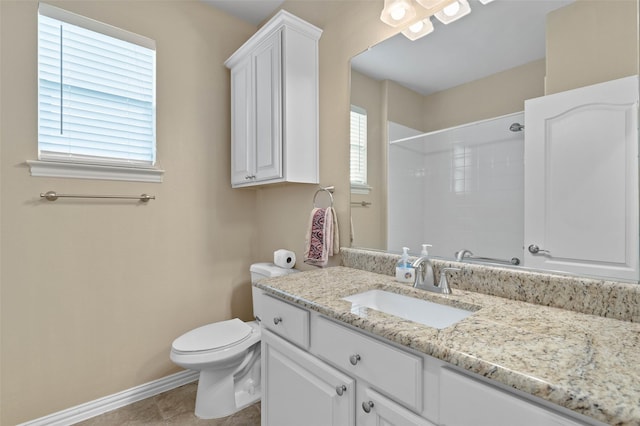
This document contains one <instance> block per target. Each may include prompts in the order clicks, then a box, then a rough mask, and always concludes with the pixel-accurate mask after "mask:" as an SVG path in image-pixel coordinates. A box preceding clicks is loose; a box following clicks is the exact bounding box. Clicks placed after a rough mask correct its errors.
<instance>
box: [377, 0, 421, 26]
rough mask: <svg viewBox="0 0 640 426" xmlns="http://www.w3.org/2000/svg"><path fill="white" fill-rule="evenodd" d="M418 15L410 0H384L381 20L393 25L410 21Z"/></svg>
mask: <svg viewBox="0 0 640 426" xmlns="http://www.w3.org/2000/svg"><path fill="white" fill-rule="evenodd" d="M415 16H416V9H415V8H414V7H413V4H411V1H410V0H384V9H382V13H381V14H380V20H381V21H382V22H384V23H385V24H387V25H390V26H392V27H398V26H400V25H403V24H407V23H409V22H410V21H411V20H412V19H413V18H414V17H415Z"/></svg>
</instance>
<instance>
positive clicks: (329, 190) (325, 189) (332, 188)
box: [313, 185, 336, 208]
mask: <svg viewBox="0 0 640 426" xmlns="http://www.w3.org/2000/svg"><path fill="white" fill-rule="evenodd" d="M335 189H336V187H335V186H333V185H332V186H321V187H320V188H319V189H318V190H317V191H316V193H315V194H313V207H314V208H317V207H318V206H317V205H316V199H317V198H318V194H320V193H323V192H326V193H327V194H329V198H330V199H331V205H330V206H329V207H333V191H335Z"/></svg>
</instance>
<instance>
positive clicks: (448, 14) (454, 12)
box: [433, 0, 471, 24]
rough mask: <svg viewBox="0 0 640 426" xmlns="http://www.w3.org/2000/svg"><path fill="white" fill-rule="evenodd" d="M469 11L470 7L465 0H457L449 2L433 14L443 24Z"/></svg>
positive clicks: (465, 14)
mask: <svg viewBox="0 0 640 426" xmlns="http://www.w3.org/2000/svg"><path fill="white" fill-rule="evenodd" d="M469 13H471V7H469V2H468V1H467V0H457V1H456V2H454V3H451V4H450V5H448V6H447V7H445V8H444V9H442V10H441V11H439V12H436V13H435V14H434V15H433V16H435V17H436V18H438V20H439V21H440V22H442V23H443V24H450V23H452V22H454V21H457V20H458V19H460V18H462V17H463V16H467V15H468V14H469Z"/></svg>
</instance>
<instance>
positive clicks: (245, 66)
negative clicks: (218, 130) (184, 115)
mask: <svg viewBox="0 0 640 426" xmlns="http://www.w3.org/2000/svg"><path fill="white" fill-rule="evenodd" d="M252 75H253V74H252V72H251V58H247V59H246V60H244V61H243V62H241V63H240V64H238V65H237V66H235V67H233V69H232V70H231V140H232V143H231V184H232V185H241V184H246V183H249V182H251V180H252V176H254V175H255V164H254V163H255V137H254V127H253V124H252V123H253V114H254V112H253V111H254V108H253V95H252V90H253V89H252Z"/></svg>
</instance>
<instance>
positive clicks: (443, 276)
mask: <svg viewBox="0 0 640 426" xmlns="http://www.w3.org/2000/svg"><path fill="white" fill-rule="evenodd" d="M459 270H460V268H442V269H441V270H440V282H439V283H438V288H439V289H440V290H439V292H440V293H442V294H451V287H449V281H447V272H450V271H459Z"/></svg>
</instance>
